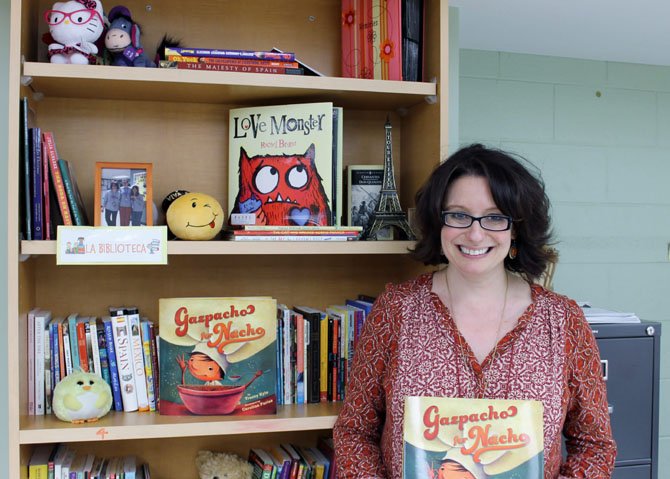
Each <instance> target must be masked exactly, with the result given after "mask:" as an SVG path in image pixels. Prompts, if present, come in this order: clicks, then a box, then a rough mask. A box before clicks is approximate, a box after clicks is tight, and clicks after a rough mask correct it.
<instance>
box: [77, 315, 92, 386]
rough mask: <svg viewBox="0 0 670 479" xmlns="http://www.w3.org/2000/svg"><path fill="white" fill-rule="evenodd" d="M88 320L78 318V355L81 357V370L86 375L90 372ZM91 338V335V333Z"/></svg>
mask: <svg viewBox="0 0 670 479" xmlns="http://www.w3.org/2000/svg"><path fill="white" fill-rule="evenodd" d="M87 323H88V318H77V322H76V325H75V327H76V329H77V355H78V356H79V368H80V369H81V370H82V371H84V372H85V373H87V372H89V371H90V369H89V368H88V347H87V345H86V324H87ZM89 337H90V333H89Z"/></svg>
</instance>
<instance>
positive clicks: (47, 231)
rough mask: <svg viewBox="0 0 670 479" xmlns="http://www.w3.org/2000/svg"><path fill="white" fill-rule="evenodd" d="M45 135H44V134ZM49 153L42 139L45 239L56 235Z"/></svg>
mask: <svg viewBox="0 0 670 479" xmlns="http://www.w3.org/2000/svg"><path fill="white" fill-rule="evenodd" d="M42 136H43V137H44V135H42ZM49 169H50V168H49V155H47V149H46V147H45V146H44V140H42V195H43V197H42V208H43V209H42V218H43V219H44V239H45V240H50V239H52V238H55V236H56V235H54V234H52V232H51V203H50V201H49V197H50V196H51V194H50V189H49V188H50V187H49Z"/></svg>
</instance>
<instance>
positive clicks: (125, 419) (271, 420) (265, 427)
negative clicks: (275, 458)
mask: <svg viewBox="0 0 670 479" xmlns="http://www.w3.org/2000/svg"><path fill="white" fill-rule="evenodd" d="M340 407H341V405H340V404H339V403H333V404H327V405H318V404H315V405H305V406H286V407H281V406H280V407H279V410H278V413H277V415H276V416H259V417H254V416H246V417H243V418H240V417H239V416H237V417H224V416H202V417H192V416H161V415H159V414H158V413H110V414H109V415H108V416H105V417H104V418H102V419H101V420H100V421H97V422H94V423H89V424H80V425H77V424H69V423H65V422H61V421H59V420H58V419H56V418H55V417H53V416H42V417H33V416H23V417H22V418H21V430H20V432H19V442H20V443H21V444H42V443H55V442H88V441H101V440H104V441H121V440H137V439H160V438H173V437H187V436H190V437H194V436H230V435H240V434H242V435H246V434H260V433H282V432H289V431H315V430H327V429H332V427H333V425H334V424H335V419H337V413H338V412H339V409H340ZM310 413H313V414H310ZM320 413H324V414H323V415H319V414H320Z"/></svg>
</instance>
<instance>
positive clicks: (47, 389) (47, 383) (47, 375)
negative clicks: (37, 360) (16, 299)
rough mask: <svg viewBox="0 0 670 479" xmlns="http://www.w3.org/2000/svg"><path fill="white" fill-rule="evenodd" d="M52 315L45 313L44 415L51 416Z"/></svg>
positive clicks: (43, 359)
mask: <svg viewBox="0 0 670 479" xmlns="http://www.w3.org/2000/svg"><path fill="white" fill-rule="evenodd" d="M50 323H51V313H49V312H48V311H47V312H45V313H44V357H43V358H42V362H43V363H44V414H51V397H52V394H53V381H52V374H53V369H52V366H51V345H52V339H51V327H50Z"/></svg>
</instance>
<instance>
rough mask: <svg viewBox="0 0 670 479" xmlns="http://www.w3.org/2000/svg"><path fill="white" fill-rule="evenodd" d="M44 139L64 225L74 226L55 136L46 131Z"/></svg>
mask: <svg viewBox="0 0 670 479" xmlns="http://www.w3.org/2000/svg"><path fill="white" fill-rule="evenodd" d="M43 138H44V144H45V146H46V149H47V157H48V158H49V165H50V171H51V180H52V185H53V187H54V188H55V190H56V196H57V198H58V207H59V208H60V212H61V215H62V216H63V224H64V225H65V226H72V217H71V216H70V208H69V206H68V203H67V195H66V194H65V186H64V185H63V177H62V176H61V174H60V169H59V168H58V153H57V152H56V143H55V142H54V138H53V134H52V133H51V132H50V131H45V132H44V134H43Z"/></svg>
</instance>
